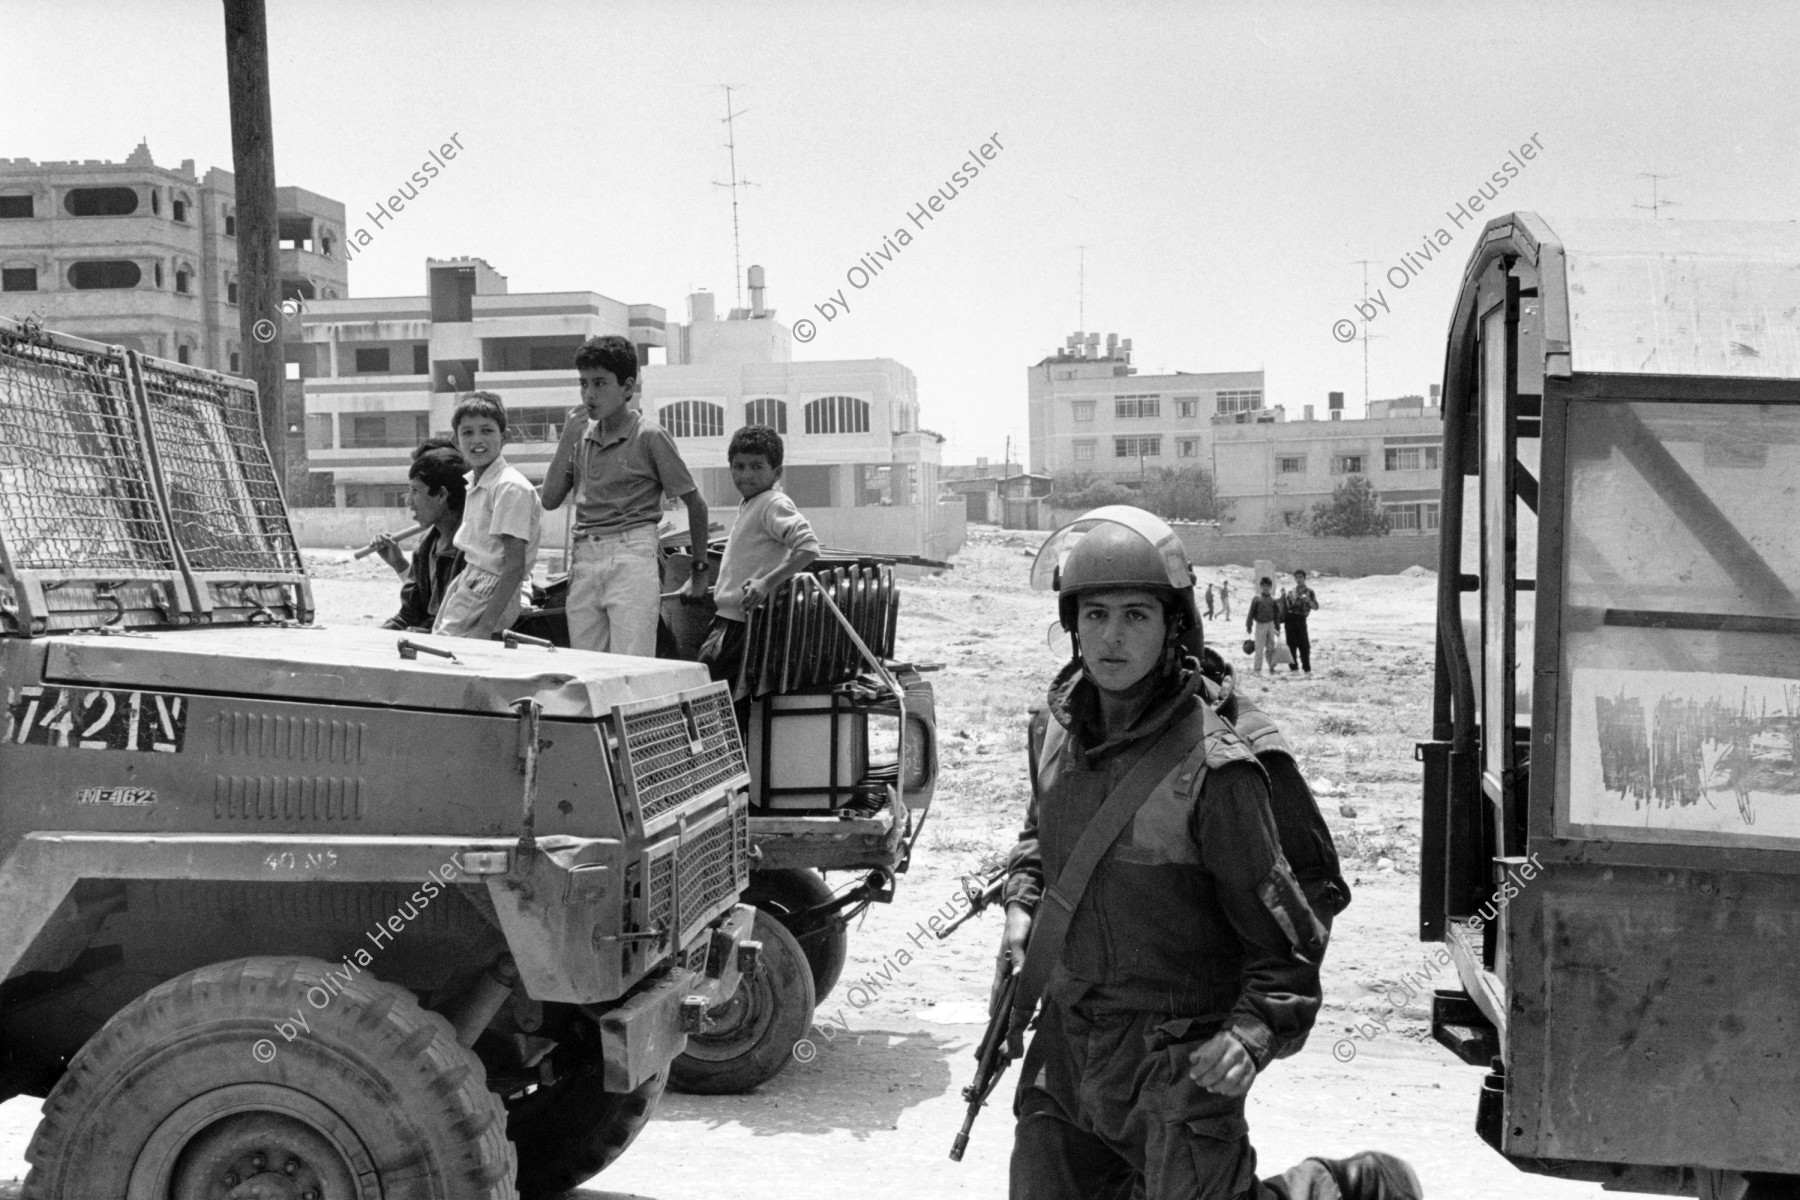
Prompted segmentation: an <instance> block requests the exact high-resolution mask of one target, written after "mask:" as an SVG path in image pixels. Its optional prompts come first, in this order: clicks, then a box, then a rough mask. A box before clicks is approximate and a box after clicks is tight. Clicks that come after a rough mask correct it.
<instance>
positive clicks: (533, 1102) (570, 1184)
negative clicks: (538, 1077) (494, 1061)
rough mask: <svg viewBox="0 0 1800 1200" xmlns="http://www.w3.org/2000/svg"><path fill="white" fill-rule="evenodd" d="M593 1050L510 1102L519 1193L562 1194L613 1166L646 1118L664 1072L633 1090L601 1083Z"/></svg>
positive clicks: (509, 1129)
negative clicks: (562, 1073)
mask: <svg viewBox="0 0 1800 1200" xmlns="http://www.w3.org/2000/svg"><path fill="white" fill-rule="evenodd" d="M601 1070H602V1065H601V1060H600V1057H599V1055H598V1053H596V1054H595V1055H593V1056H592V1057H591V1058H590V1059H589V1060H587V1061H585V1062H582V1063H581V1064H580V1065H578V1066H577V1067H576V1068H575V1069H574V1070H573V1071H572V1072H570V1073H569V1074H568V1075H566V1076H564V1077H563V1078H561V1079H558V1080H557V1081H556V1082H555V1083H553V1084H551V1085H550V1086H549V1087H541V1088H538V1089H537V1090H536V1091H534V1092H532V1093H531V1094H530V1095H528V1096H523V1097H520V1098H519V1099H518V1100H516V1101H514V1102H513V1104H512V1105H511V1107H510V1108H509V1109H508V1110H507V1117H506V1130H507V1135H508V1136H509V1137H511V1138H512V1141H513V1147H514V1149H516V1150H517V1151H518V1155H519V1195H521V1196H523V1197H525V1198H526V1200H531V1198H532V1197H538V1196H560V1195H561V1194H562V1193H564V1192H566V1191H569V1190H570V1189H572V1188H574V1187H576V1186H578V1185H579V1184H580V1183H581V1182H582V1181H583V1180H586V1179H591V1178H593V1177H594V1176H595V1175H598V1174H599V1173H600V1172H601V1171H603V1170H605V1169H606V1168H607V1167H609V1166H611V1165H612V1162H613V1160H614V1159H616V1158H618V1157H619V1155H621V1154H623V1153H624V1152H625V1147H627V1146H629V1145H631V1142H632V1139H633V1138H635V1137H637V1135H638V1131H639V1130H641V1129H642V1128H643V1127H644V1126H645V1125H646V1124H647V1123H648V1122H649V1120H650V1114H651V1112H652V1111H654V1110H655V1108H656V1102H657V1101H658V1100H660V1099H662V1094H663V1085H664V1083H666V1082H667V1079H668V1076H667V1074H666V1073H664V1074H660V1075H654V1076H652V1077H651V1078H649V1079H646V1080H645V1081H644V1082H643V1083H641V1084H639V1085H638V1087H637V1090H636V1091H632V1092H609V1091H607V1090H606V1089H605V1087H603V1086H602V1085H601Z"/></svg>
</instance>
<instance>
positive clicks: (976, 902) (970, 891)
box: [938, 867, 1007, 941]
mask: <svg viewBox="0 0 1800 1200" xmlns="http://www.w3.org/2000/svg"><path fill="white" fill-rule="evenodd" d="M1006 874H1007V869H1006V868H1005V867H1001V868H1000V870H999V871H998V872H996V873H995V875H994V877H993V878H992V879H990V880H988V881H987V882H986V883H984V884H982V885H981V886H980V887H976V886H975V884H974V883H972V882H969V881H968V880H964V882H963V896H964V897H965V898H966V899H967V900H968V901H969V911H968V912H966V913H964V914H963V915H962V916H960V917H958V918H956V920H954V921H952V922H950V924H948V925H946V926H944V928H943V930H942V931H941V932H940V933H939V934H938V940H939V941H942V940H943V939H944V938H947V937H949V936H950V935H951V934H953V933H955V932H956V930H957V928H958V927H959V926H961V925H962V923H963V922H964V921H967V920H968V919H969V918H970V917H973V916H978V915H980V914H981V913H982V912H983V911H984V910H985V909H987V908H988V907H989V906H990V905H994V904H998V903H999V902H1000V896H1001V893H1003V892H1004V891H1005V890H1006Z"/></svg>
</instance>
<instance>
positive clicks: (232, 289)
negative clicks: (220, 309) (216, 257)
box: [225, 271, 238, 304]
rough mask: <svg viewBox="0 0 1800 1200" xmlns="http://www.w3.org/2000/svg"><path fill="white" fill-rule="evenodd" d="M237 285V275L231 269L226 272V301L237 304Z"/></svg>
mask: <svg viewBox="0 0 1800 1200" xmlns="http://www.w3.org/2000/svg"><path fill="white" fill-rule="evenodd" d="M237 285H238V281H237V276H236V275H234V274H232V273H231V272H230V271H227V272H225V303H227V304H236V303H237V302H238V298H237V296H238V289H237Z"/></svg>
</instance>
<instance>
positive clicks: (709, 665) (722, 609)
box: [700, 425, 819, 700]
mask: <svg viewBox="0 0 1800 1200" xmlns="http://www.w3.org/2000/svg"><path fill="white" fill-rule="evenodd" d="M725 453H726V456H727V457H728V458H729V459H730V461H731V482H732V485H733V486H734V487H736V488H737V490H738V495H739V496H742V497H743V503H742V504H741V505H739V506H738V514H737V522H736V524H734V525H732V527H731V538H730V540H729V541H727V542H726V543H725V556H724V558H723V559H721V560H720V562H719V582H718V585H717V586H716V587H715V588H714V589H713V604H714V605H715V606H716V608H717V609H718V613H717V615H716V616H714V617H713V621H712V627H711V628H710V629H708V630H707V631H706V641H705V643H704V644H702V646H701V647H700V661H701V662H703V663H705V664H706V669H707V670H708V671H710V672H711V673H712V677H713V678H714V679H724V680H728V681H730V683H731V685H732V698H733V699H734V700H741V699H743V698H744V692H745V686H744V681H743V680H742V679H741V678H740V677H739V676H740V675H741V672H740V671H739V669H738V668H739V667H740V666H741V665H742V662H743V655H744V631H745V630H746V629H747V628H749V625H748V622H749V620H750V613H751V612H753V611H755V610H756V608H758V607H759V606H760V605H761V604H762V603H763V601H765V600H767V599H768V598H769V597H770V596H771V595H772V594H773V593H774V592H775V589H777V588H779V587H780V586H781V585H782V584H784V583H786V582H787V581H788V579H789V578H791V577H792V576H793V575H794V574H795V573H796V572H799V571H804V570H805V569H806V568H807V567H808V566H809V565H811V563H812V561H813V559H815V558H817V557H819V539H818V538H817V537H814V536H813V531H812V524H811V523H810V522H808V521H807V519H806V518H805V517H804V516H802V515H801V513H800V510H799V509H797V508H795V507H794V502H793V501H792V500H790V499H789V498H788V494H787V493H786V492H783V491H779V490H777V489H776V487H775V484H776V481H777V480H779V479H780V478H781V462H782V458H783V456H784V452H783V447H782V444H781V435H780V434H778V433H776V432H775V431H774V430H773V429H771V428H769V427H768V426H767V425H746V426H744V428H742V429H740V430H738V431H737V432H736V433H734V434H732V435H731V445H730V446H729V447H728V448H727V449H726V452H725Z"/></svg>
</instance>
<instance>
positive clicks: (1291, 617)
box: [1281, 571, 1319, 675]
mask: <svg viewBox="0 0 1800 1200" xmlns="http://www.w3.org/2000/svg"><path fill="white" fill-rule="evenodd" d="M1317 611H1319V597H1318V595H1317V594H1316V593H1315V592H1314V591H1313V590H1312V589H1311V588H1309V587H1307V586H1306V572H1305V571H1295V572H1294V586H1293V587H1292V588H1290V589H1288V590H1287V591H1285V592H1283V593H1281V619H1282V624H1283V625H1284V626H1286V629H1287V644H1288V649H1289V650H1291V651H1293V653H1294V658H1293V661H1292V662H1290V663H1288V670H1289V671H1290V672H1292V671H1305V672H1306V673H1307V674H1308V675H1311V674H1312V635H1311V634H1310V633H1308V632H1307V629H1306V618H1307V616H1308V615H1309V614H1311V613H1315V612H1317Z"/></svg>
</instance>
